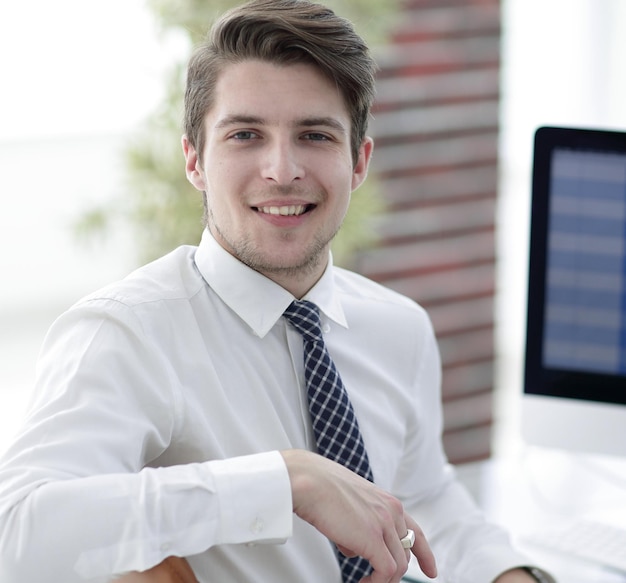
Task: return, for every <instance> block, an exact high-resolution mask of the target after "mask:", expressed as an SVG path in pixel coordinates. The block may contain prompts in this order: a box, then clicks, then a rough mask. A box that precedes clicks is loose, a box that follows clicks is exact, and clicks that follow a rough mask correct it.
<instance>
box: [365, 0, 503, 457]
mask: <svg viewBox="0 0 626 583" xmlns="http://www.w3.org/2000/svg"><path fill="white" fill-rule="evenodd" d="M399 22H400V24H399V25H398V26H397V27H396V28H395V29H394V35H393V42H392V43H391V44H390V45H389V46H387V47H385V48H384V49H383V50H382V51H381V52H380V53H378V54H377V60H378V62H379V64H380V66H381V71H380V73H379V79H378V97H377V103H376V106H375V110H374V119H373V120H372V125H371V133H372V135H373V136H374V138H375V141H376V147H375V151H374V158H373V162H372V170H373V174H375V176H376V177H377V180H378V181H379V183H380V190H381V192H382V194H383V196H384V198H385V204H386V212H385V213H383V214H382V215H381V216H379V217H377V218H376V219H375V227H376V229H377V230H378V233H379V234H380V237H381V239H380V244H379V245H378V246H377V247H376V248H375V249H373V250H369V251H367V252H365V253H363V254H361V255H359V256H358V260H357V266H356V268H357V269H358V270H359V271H360V272H362V273H364V274H365V275H367V276H369V277H371V278H373V279H375V280H377V281H380V282H382V283H384V284H385V285H387V286H388V287H391V288H394V289H397V290H399V291H400V292H402V293H404V294H406V295H408V296H410V297H412V298H414V299H416V300H417V301H418V302H420V303H421V304H422V305H423V306H424V307H425V308H426V309H427V310H428V312H429V313H430V315H431V318H432V320H433V323H434V326H435V331H436V333H437V336H438V339H439V344H440V348H441V353H442V359H443V367H444V371H443V375H444V376H443V398H444V416H445V433H444V444H445V447H446V451H447V453H448V456H449V457H450V459H451V460H452V461H453V462H463V461H469V460H475V459H481V458H485V457H488V456H489V454H490V440H491V424H492V393H493V372H494V371H493V364H494V362H493V361H494V348H493V332H494V330H493V311H494V310H493V308H494V281H495V273H494V271H495V266H494V263H495V238H494V214H495V204H496V189H497V182H498V176H497V172H498V170H497V150H498V124H499V118H498V116H499V51H500V12H499V4H498V0H473V1H472V0H430V1H429V0H407V1H406V2H405V4H404V8H403V13H402V16H401V18H400V20H399Z"/></svg>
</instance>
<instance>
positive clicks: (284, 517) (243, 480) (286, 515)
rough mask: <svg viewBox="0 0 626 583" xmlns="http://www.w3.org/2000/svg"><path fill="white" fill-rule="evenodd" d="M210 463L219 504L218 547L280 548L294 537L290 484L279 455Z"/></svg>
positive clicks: (267, 453)
mask: <svg viewBox="0 0 626 583" xmlns="http://www.w3.org/2000/svg"><path fill="white" fill-rule="evenodd" d="M209 463H210V465H211V473H212V474H213V478H214V484H215V488H216V491H217V493H218V499H219V501H220V520H219V524H220V527H219V528H220V530H219V533H218V541H219V543H218V544H240V543H252V544H280V543H283V542H285V541H286V540H287V539H288V538H289V537H290V536H291V534H292V530H293V504H292V500H291V482H290V481H289V474H288V472H287V467H286V466H285V462H284V460H283V457H282V456H281V455H280V453H279V452H277V451H272V452H266V453H260V454H254V455H247V456H241V457H236V458H230V459H227V460H220V461H218V462H209Z"/></svg>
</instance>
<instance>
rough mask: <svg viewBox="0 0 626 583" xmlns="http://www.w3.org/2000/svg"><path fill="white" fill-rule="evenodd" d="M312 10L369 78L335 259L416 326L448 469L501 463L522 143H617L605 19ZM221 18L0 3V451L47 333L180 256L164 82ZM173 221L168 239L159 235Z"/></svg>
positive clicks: (414, 3) (456, 3) (522, 222)
mask: <svg viewBox="0 0 626 583" xmlns="http://www.w3.org/2000/svg"><path fill="white" fill-rule="evenodd" d="M328 3H329V4H331V5H332V6H333V7H335V8H336V9H337V11H338V12H340V13H344V14H346V15H348V16H350V17H351V18H354V20H355V21H356V22H357V28H359V30H360V31H361V32H362V33H363V34H364V35H365V36H369V38H370V42H371V43H372V44H373V45H375V47H376V49H375V53H376V56H377V59H378V60H379V62H380V64H381V71H380V76H379V94H378V98H377V104H376V108H375V112H374V113H375V115H374V119H373V122H372V133H373V135H374V137H375V138H376V141H377V150H376V153H375V157H374V162H373V166H374V167H373V169H372V177H371V181H370V182H371V186H369V187H368V188H367V189H364V190H363V192H362V193H361V194H357V195H355V212H354V214H353V215H352V218H351V219H350V222H349V223H348V224H347V225H346V229H345V231H346V234H345V236H344V240H343V242H340V246H339V247H338V248H337V250H336V253H337V255H338V257H340V258H341V261H342V262H343V263H344V264H346V265H348V266H349V267H352V268H354V269H356V270H358V271H361V272H363V273H365V274H366V275H368V276H370V277H373V278H375V279H377V280H379V281H382V282H383V283H385V284H386V285H389V286H390V287H394V288H396V289H399V290H400V291H402V292H404V293H406V294H407V295H410V296H411V297H414V298H415V299H416V300H417V301H419V302H421V303H423V304H424V305H425V306H426V307H427V309H428V310H429V312H430V313H431V316H432V318H433V321H434V324H435V328H436V331H437V334H438V336H439V338H440V343H441V347H442V354H443V360H444V400H445V416H446V435H445V443H446V449H447V451H448V454H449V456H450V458H451V459H452V460H453V461H458V462H461V461H469V460H473V459H482V458H484V457H488V456H490V455H500V454H503V453H508V452H510V451H511V450H513V449H515V448H517V447H519V446H520V444H519V438H518V433H517V418H516V412H517V399H518V396H519V393H520V391H521V380H522V368H521V366H522V365H521V363H522V351H523V340H524V310H525V281H526V260H527V245H528V238H527V230H528V218H529V217H528V212H529V193H530V175H531V155H532V140H533V133H534V131H535V129H536V128H537V127H538V126H540V125H566V126H588V127H605V128H615V129H624V130H626V106H625V105H624V104H626V79H625V78H624V75H623V71H624V70H626V63H624V60H625V59H626V4H625V3H624V2H623V1H622V0H601V1H598V0H501V1H500V2H498V1H497V0H440V1H437V0H430V1H429V0H407V1H401V0H397V1H394V2H389V1H388V0H380V1H377V0H368V1H365V0H363V2H359V0H353V1H352V2H349V1H348V0H344V1H343V2H342V1H340V0H338V1H336V2H328ZM225 4H227V2H209V1H208V0H207V1H204V2H199V1H198V2H192V1H188V2H180V1H179V2H173V1H169V2H168V1H167V0H158V1H157V0H152V1H148V0H145V1H144V0H107V1H106V2H103V1H97V0H89V1H85V0H56V1H55V2H54V3H50V2H48V1H47V0H32V1H30V2H27V3H24V2H18V1H16V0H2V3H1V4H0V74H1V87H2V91H1V93H0V448H2V447H4V446H5V444H6V443H7V441H8V440H9V439H10V437H11V435H12V434H13V433H14V432H15V431H16V430H17V428H18V426H19V423H20V418H21V416H22V414H23V412H24V410H25V407H26V404H27V402H28V396H29V393H30V390H31V386H32V383H33V379H34V375H35V362H36V358H37V353H38V350H39V346H40V344H41V341H42V339H43V337H44V335H45V332H46V330H47V328H48V326H49V325H50V324H51V322H52V321H53V319H54V318H55V317H56V316H57V315H58V314H59V313H60V312H61V311H63V310H64V309H66V308H67V307H69V306H70V305H71V304H72V303H73V302H74V301H76V300H77V299H78V298H80V297H81V296H82V295H84V294H86V293H88V292H90V291H92V290H94V289H96V288H97V287H99V286H101V285H103V284H105V283H108V282H110V281H111V280H114V279H118V278H120V277H123V276H124V275H125V274H127V273H128V272H129V271H130V270H131V269H133V268H135V267H136V266H138V265H140V264H141V263H142V262H143V261H145V260H146V259H148V258H150V257H151V256H154V255H158V254H160V253H161V252H162V250H163V249H167V248H171V246H173V245H175V244H177V243H178V241H179V240H184V241H188V242H192V243H193V242H195V240H197V237H198V235H199V228H200V227H199V224H200V223H199V218H200V210H199V209H200V207H199V197H196V198H184V197H188V196H189V194H184V193H182V192H179V191H178V188H179V186H178V185H182V184H184V182H185V181H184V172H183V170H184V168H183V159H182V154H178V148H179V141H178V140H179V135H178V134H179V133H180V132H179V130H178V129H177V128H176V124H177V123H178V119H179V116H180V103H179V100H178V97H179V95H180V91H181V88H182V81H181V79H182V72H181V68H180V65H181V63H184V62H185V60H186V58H187V56H188V54H189V51H190V47H191V45H192V43H193V42H195V41H196V40H197V38H198V37H199V35H200V34H201V32H202V31H203V30H204V23H205V21H206V19H207V18H208V15H210V13H215V12H218V11H219V10H218V9H219V8H221V6H222V5H225ZM195 5H197V6H195ZM181 6H182V7H186V8H188V10H183V9H182V8H181ZM194 6H195V8H194ZM198 6H202V7H203V8H202V10H203V12H202V16H201V17H199V16H197V15H196V13H194V12H193V10H192V9H196V10H198ZM381 10H382V12H380V13H379V11H381ZM190 23H191V24H190ZM193 23H195V27H194V25H193ZM381 23H382V24H383V26H380V24H381ZM374 24H376V26H374ZM365 31H367V34H365ZM172 104H174V105H172ZM172 132H174V134H175V137H172ZM165 154H167V157H166V158H165V157H162V156H164V155H165ZM172 167H174V168H178V170H173V171H172ZM172 172H173V173H174V177H172ZM180 188H181V189H182V188H183V187H182V186H180ZM157 202H158V204H157ZM177 205H180V206H181V208H183V210H184V213H183V212H182V211H181V214H184V216H185V217H187V218H186V219H185V220H186V221H188V222H184V221H183V222H182V223H180V222H174V224H173V223H172V221H168V218H171V216H172V215H173V214H174V213H172V212H170V210H171V209H172V208H178V207H177ZM181 232H182V235H181Z"/></svg>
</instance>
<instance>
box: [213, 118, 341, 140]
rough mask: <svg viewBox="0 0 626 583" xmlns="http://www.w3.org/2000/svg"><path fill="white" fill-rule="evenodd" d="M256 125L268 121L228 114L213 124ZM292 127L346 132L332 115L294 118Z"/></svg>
mask: <svg viewBox="0 0 626 583" xmlns="http://www.w3.org/2000/svg"><path fill="white" fill-rule="evenodd" d="M239 124H245V125H258V126H264V125H267V124H268V122H267V121H266V120H265V119H263V118H261V117H257V116H254V115H239V114H237V115H228V116H226V117H225V118H223V119H221V120H219V121H218V122H217V124H215V129H223V128H227V127H230V126H233V125H239ZM291 125H292V126H293V127H307V128H310V127H328V128H331V129H334V130H336V131H338V132H341V133H342V134H344V135H347V134H348V130H347V128H346V127H345V126H344V124H342V123H341V122H340V121H339V120H337V119H335V118H334V117H327V116H322V117H305V118H302V119H297V120H295V121H294V122H293V123H292V124H291Z"/></svg>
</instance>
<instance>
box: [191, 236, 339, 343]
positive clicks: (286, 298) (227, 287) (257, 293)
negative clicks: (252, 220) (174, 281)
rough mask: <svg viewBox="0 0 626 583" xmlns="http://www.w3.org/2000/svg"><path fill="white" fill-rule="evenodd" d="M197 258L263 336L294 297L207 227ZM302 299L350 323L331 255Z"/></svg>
mask: <svg viewBox="0 0 626 583" xmlns="http://www.w3.org/2000/svg"><path fill="white" fill-rule="evenodd" d="M195 262H196V265H197V267H198V270H199V271H200V273H201V274H202V277H203V278H204V280H205V281H206V282H207V284H208V285H209V287H211V289H213V291H214V292H215V293H216V294H217V295H218V296H219V297H220V298H221V299H222V301H223V302H224V303H225V304H226V305H227V306H228V307H229V308H230V309H231V310H233V311H234V312H235V313H236V314H237V315H238V316H239V317H240V318H241V319H242V320H244V321H245V322H246V323H247V324H248V325H249V326H250V328H252V330H253V331H254V333H255V334H257V335H258V336H260V337H263V336H265V335H266V334H267V333H268V332H269V330H270V329H271V328H272V327H273V326H274V324H276V322H277V321H278V320H279V318H280V317H281V316H282V315H283V312H284V311H285V310H286V309H287V307H288V306H289V304H290V303H291V302H292V301H293V300H294V299H295V298H294V296H293V295H292V294H291V293H290V292H288V291H287V290H286V289H284V288H283V287H281V286H280V285H278V284H277V283H275V282H273V281H272V280H271V279H269V278H267V277H265V276H264V275H262V274H260V273H259V272H257V271H254V270H253V269H251V268H250V267H248V266H247V265H245V264H243V263H242V262H241V261H239V260H238V259H237V258H236V257H234V256H233V255H231V254H230V253H229V252H228V251H226V249H224V248H223V247H222V246H221V245H220V244H219V243H218V242H217V241H216V240H215V239H214V237H213V236H212V235H211V233H210V232H209V230H208V229H205V230H204V233H203V234H202V240H201V241H200V245H199V246H198V249H197V251H196V255H195ZM302 299H306V300H310V301H312V302H313V303H315V304H316V305H317V306H318V307H319V308H320V310H321V312H323V314H324V315H325V316H327V317H328V318H330V319H331V320H333V321H334V322H336V323H337V324H339V325H341V326H344V327H346V328H347V327H348V325H347V321H346V317H345V314H344V311H343V308H342V306H341V302H340V300H339V295H338V294H337V290H336V287H335V282H334V277H333V263H332V255H331V256H330V257H329V261H328V266H327V267H326V270H325V271H324V274H323V275H322V277H321V278H320V280H319V281H318V282H317V283H316V284H315V285H314V286H313V287H312V288H311V289H310V290H309V292H308V293H307V294H306V296H305V297H304V298H302Z"/></svg>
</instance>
